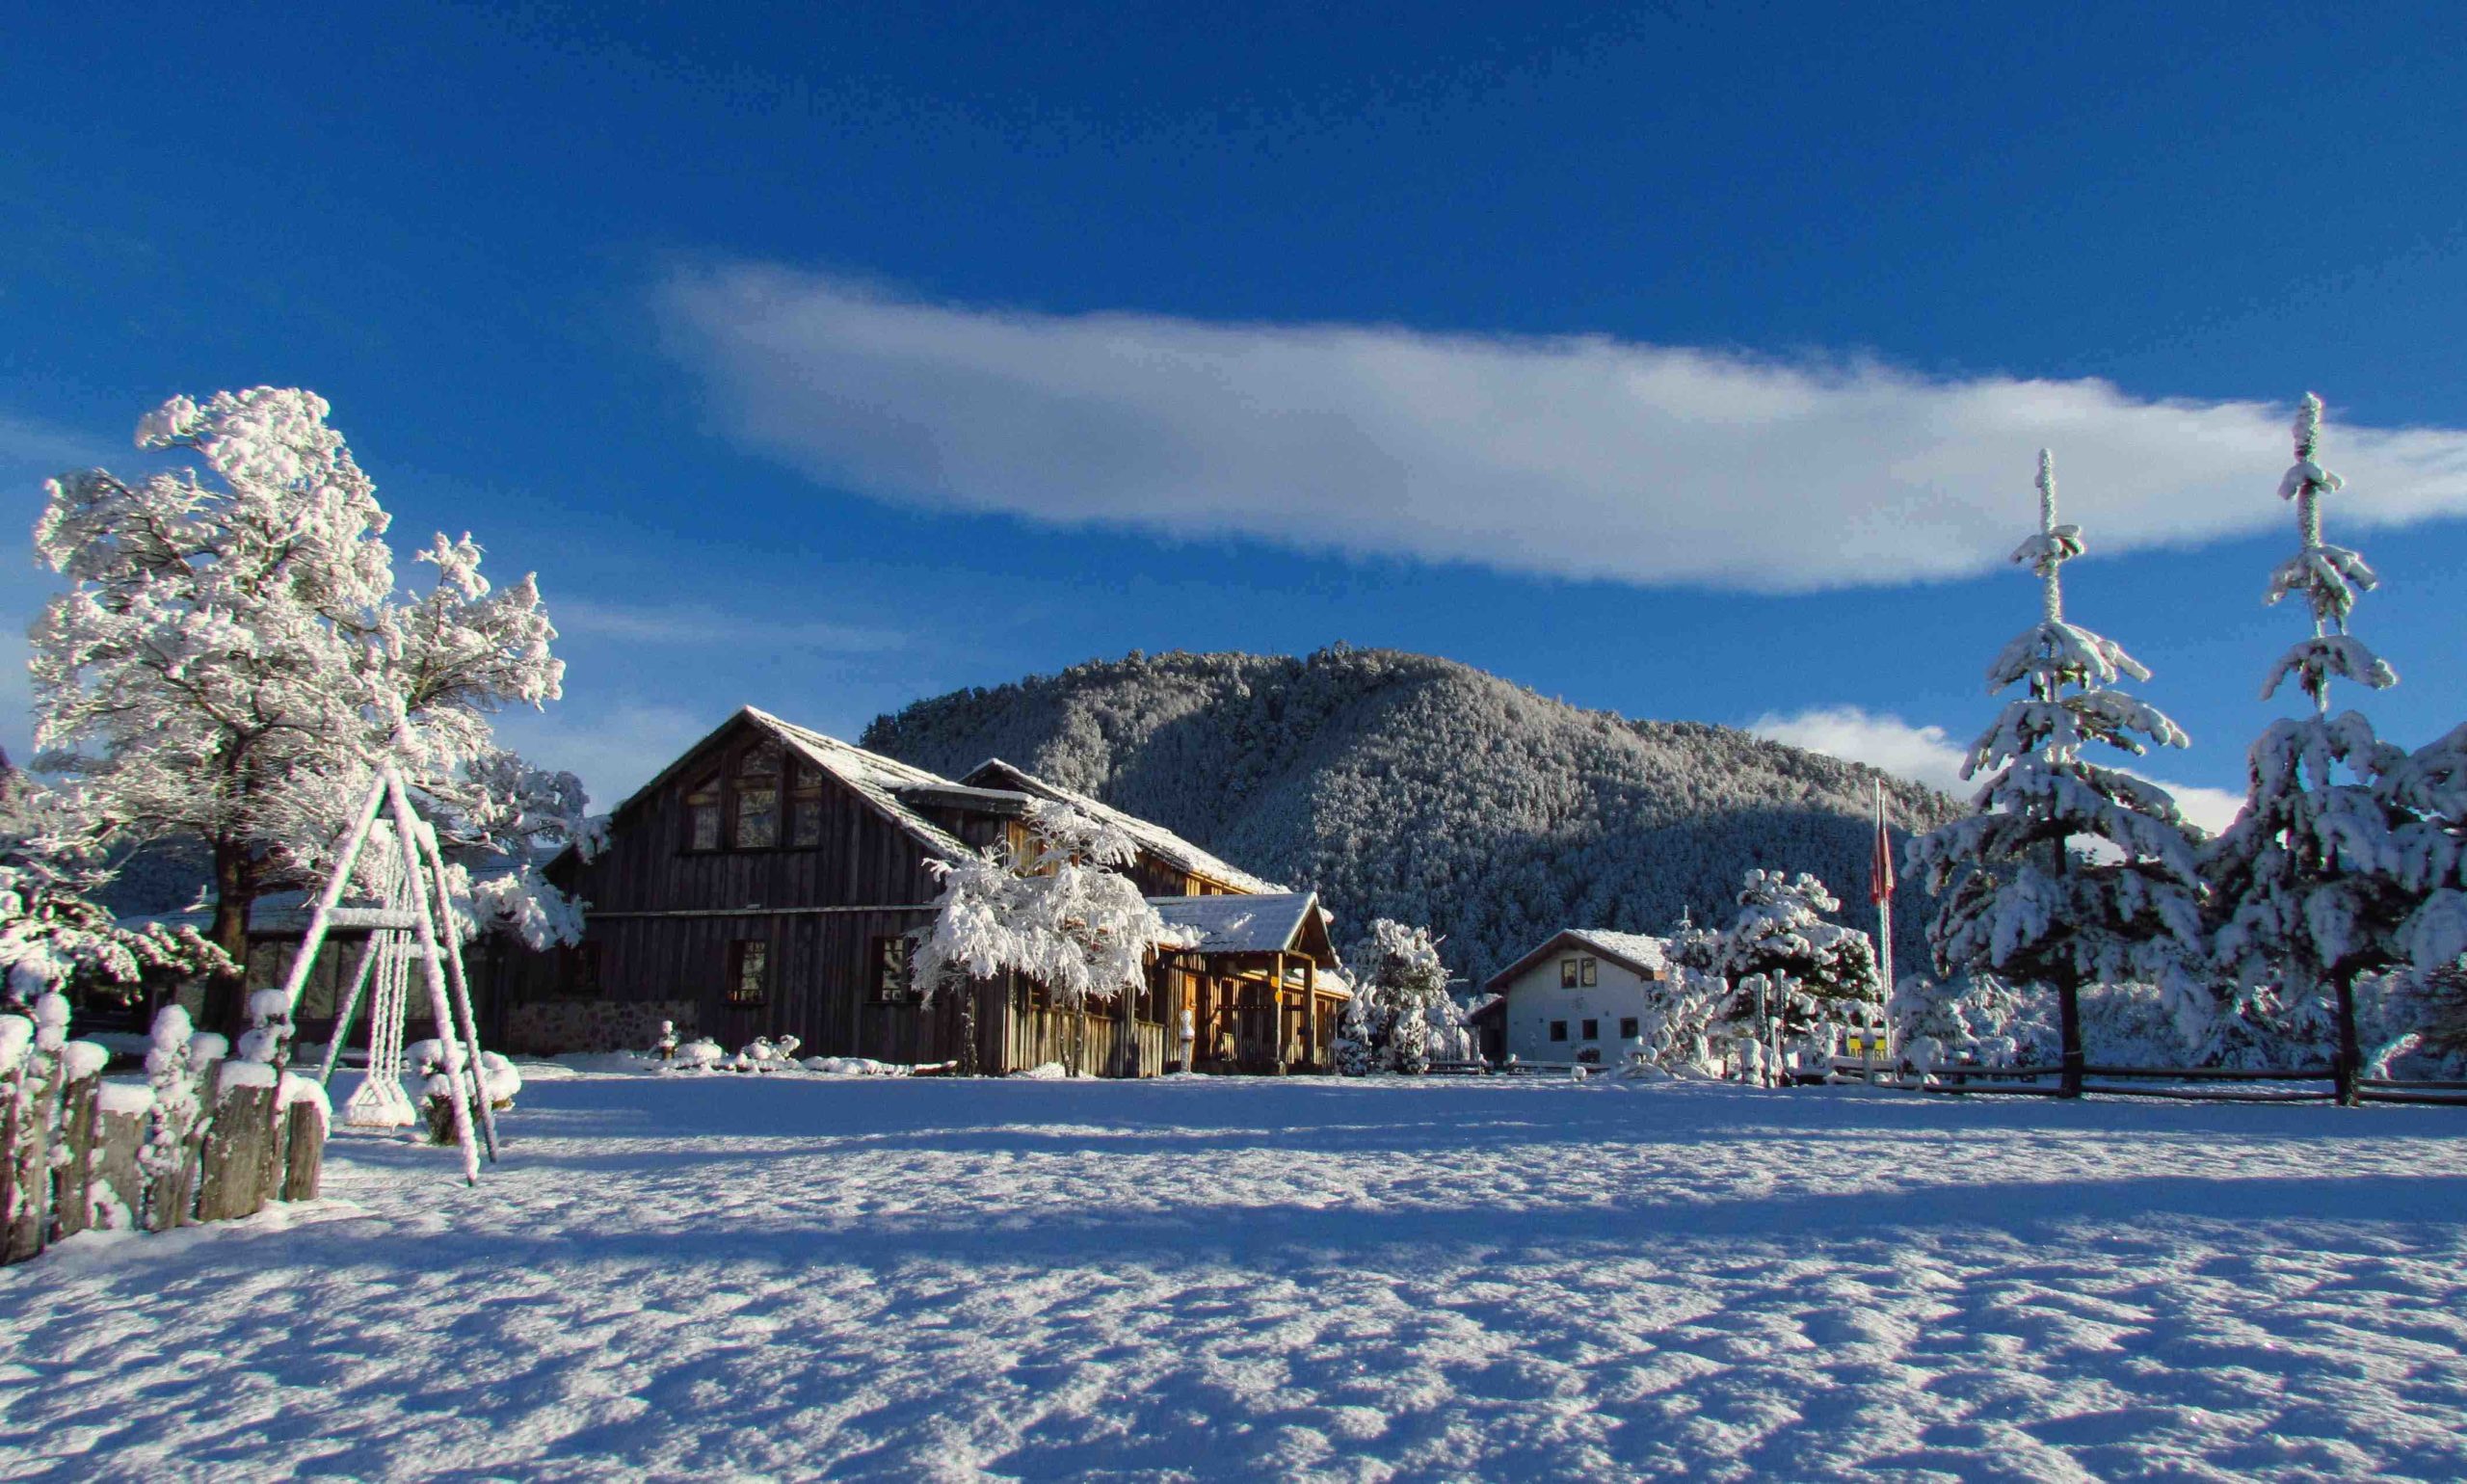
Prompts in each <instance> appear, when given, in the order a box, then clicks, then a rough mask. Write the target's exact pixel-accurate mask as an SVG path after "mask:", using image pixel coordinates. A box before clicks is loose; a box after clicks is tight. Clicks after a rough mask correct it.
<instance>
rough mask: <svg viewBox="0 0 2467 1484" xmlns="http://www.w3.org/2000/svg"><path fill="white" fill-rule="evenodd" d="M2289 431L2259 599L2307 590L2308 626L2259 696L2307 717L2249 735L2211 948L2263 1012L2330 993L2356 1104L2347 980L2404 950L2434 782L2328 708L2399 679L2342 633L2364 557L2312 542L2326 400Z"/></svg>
mask: <svg viewBox="0 0 2467 1484" xmlns="http://www.w3.org/2000/svg"><path fill="white" fill-rule="evenodd" d="M2320 451H2321V398H2319V397H2317V396H2315V395H2313V394H2312V393H2310V392H2307V393H2305V396H2304V401H2303V402H2302V404H2301V405H2300V406H2299V407H2298V408H2297V410H2296V414H2295V464H2293V465H2292V466H2291V467H2290V468H2289V469H2288V471H2287V474H2286V476H2285V477H2284V478H2283V479H2281V480H2280V482H2279V490H2278V492H2279V497H2280V498H2282V499H2286V500H2291V501H2293V502H2294V503H2295V524H2296V534H2297V538H2298V541H2299V544H2298V546H2297V549H2296V552H2295V556H2293V557H2290V558H2289V559H2288V560H2287V561H2285V562H2283V563H2281V564H2280V565H2279V567H2278V570H2276V571H2273V572H2272V573H2271V574H2270V585H2269V592H2268V597H2267V601H2268V602H2272V603H2276V602H2278V601H2280V600H2281V599H2283V598H2287V597H2290V596H2300V597H2302V598H2303V599H2304V603H2305V606H2306V607H2307V608H2308V609H2309V610H2310V616H2311V618H2312V621H2313V632H2312V634H2311V635H2310V636H2309V637H2307V638H2304V639H2302V640H2299V641H2297V642H2296V644H2295V646H2294V647H2292V648H2291V649H2288V651H2287V652H2286V653H2285V654H2284V655H2282V656H2280V658H2279V661H2278V663H2277V664H2276V665H2274V666H2273V667H2271V670H2270V673H2269V676H2268V679H2266V680H2265V681H2264V682H2263V685H2262V699H2264V700H2265V701H2267V700H2268V699H2269V698H2270V697H2272V696H2273V695H2275V694H2277V691H2278V688H2279V686H2280V685H2281V684H2282V683H2284V682H2286V681H2287V680H2290V679H2293V680H2295V684H2296V688H2297V689H2299V690H2301V691H2302V692H2303V693H2304V695H2305V697H2306V698H2307V699H2308V700H2310V701H2311V702H2313V708H2312V714H2311V715H2309V716H2295V717H2283V718H2281V719H2280V720H2278V721H2275V722H2272V723H2270V725H2269V726H2268V728H2267V729H2265V730H2264V731H2263V732H2262V735H2261V737H2260V739H2259V740H2257V741H2256V742H2254V744H2253V747H2252V751H2251V753H2250V754H2249V756H2248V761H2249V767H2248V770H2247V776H2248V783H2247V787H2246V792H2245V798H2244V808H2243V811H2242V813H2241V814H2240V815H2239V816H2238V817H2237V821H2236V823H2235V825H2234V826H2233V827H2231V828H2230V829H2229V830H2228V831H2227V833H2226V834H2224V835H2220V836H2219V837H2218V839H2217V840H2215V842H2213V843H2212V845H2211V846H2210V847H2209V849H2208V850H2207V851H2206V852H2205V853H2204V861H2203V863H2204V866H2205V869H2206V874H2207V875H2208V876H2209V878H2210V881H2211V883H2212V888H2213V890H2214V892H2215V906H2214V912H2215V918H2216V928H2215V937H2214V940H2213V943H2214V948H2215V953H2216V955H2217V958H2218V961H2219V962H2220V964H2221V965H2222V966H2223V967H2225V968H2227V969H2228V970H2229V971H2230V972H2232V973H2233V974H2235V976H2236V978H2237V981H2238V986H2239V994H2240V996H2254V995H2260V996H2265V997H2275V1000H2276V1004H2275V1005H2274V1006H2267V1007H2266V1008H2270V1009H2276V1010H2277V1011H2279V1012H2281V1013H2285V1014H2291V1015H2296V1016H2300V1015H2301V1014H2302V1013H2303V1011H2304V1009H2305V1007H2306V1005H2307V1004H2308V1003H2309V1002H2311V1001H2313V1000H2314V999H2315V998H2316V996H2318V995H2319V994H2321V993H2322V992H2324V991H2326V992H2328V994H2330V995H2331V996H2332V998H2333V1001H2334V1014H2335V1016H2336V1034H2337V1038H2338V1045H2337V1050H2336V1061H2335V1067H2336V1069H2337V1076H2338V1087H2339V1096H2340V1100H2341V1101H2346V1102H2351V1101H2353V1100H2354V1096H2355V1078H2356V1075H2357V1071H2358V1068H2359V1066H2360V1065H2361V1062H2362V1056H2361V1053H2360V1049H2359V1047H2358V1046H2357V1038H2356V1018H2355V984H2356V981H2357V979H2359V978H2360V977H2362V976H2363V975H2365V974H2367V973H2372V972H2376V971H2379V970H2382V969H2386V968H2388V967H2392V966H2393V965H2396V964H2399V963H2401V962H2404V961H2405V959H2406V958H2407V949H2408V943H2407V941H2406V940H2407V937H2408V934H2407V931H2406V930H2407V928H2408V927H2409V925H2410V919H2411V918H2415V917H2416V916H2417V914H2418V911H2419V909H2420V907H2422V906H2424V905H2426V904H2425V900H2424V893H2423V892H2422V891H2421V890H2419V889H2413V888H2415V887H2421V886H2422V885H2423V884H2424V882H2423V880H2422V875H2421V874H2420V873H2414V872H2410V870H2409V869H2408V868H2407V864H2408V863H2407V861H2406V860H2405V859H2404V858H2405V856H2406V854H2407V852H2406V849H2405V846H2406V843H2407V840H2408V839H2409V838H2411V837H2412V838H2414V839H2416V840H2418V841H2419V842H2420V843H2429V839H2428V836H2427V834H2426V832H2425V831H2424V830H2423V829H2422V828H2421V822H2420V821H2418V820H2416V819H2414V817H2413V816H2412V815H2411V814H2410V812H2409V811H2408V810H2407V809H2406V808H2403V807H2402V804H2403V802H2404V801H2405V800H2406V799H2409V798H2414V799H2417V800H2419V801H2420V802H2431V801H2432V799H2433V797H2434V796H2435V795H2436V794H2437V793H2438V792H2439V791H2440V782H2439V778H2438V770H2437V768H2436V767H2435V765H2434V763H2433V760H2432V759H2427V763H2426V765H2424V766H2422V767H2419V768H2413V769H2410V768H2408V767H2406V766H2405V764H2406V763H2407V760H2408V759H2407V758H2406V756H2405V755H2404V754H2403V753H2402V752H2401V750H2400V749H2398V748H2396V747H2393V746H2391V745H2390V744H2388V743H2386V742H2383V741H2381V740H2380V739H2379V738H2378V737H2376V736H2375V735H2374V729H2373V723H2372V722H2371V721H2369V720H2368V719H2367V718H2366V717H2365V716H2364V714H2363V713H2362V712H2360V711H2346V712H2342V713H2340V714H2339V715H2336V716H2333V715H2331V714H2330V682H2331V681H2333V680H2351V681H2353V682H2355V683H2356V684H2358V685H2362V686H2364V687H2366V688H2367V689H2369V690H2385V689H2387V688H2389V687H2390V686H2393V685H2396V684H2397V683H2398V682H2399V676H2398V674H2397V673H2396V672H2395V671H2393V670H2392V669H2391V668H2390V666H2389V664H2388V663H2387V662H2385V661H2384V660H2383V659H2382V658H2381V657H2380V656H2379V655H2377V654H2375V653H2374V652H2373V650H2372V649H2371V648H2370V647H2368V646H2367V645H2366V644H2365V643H2364V641H2362V640H2360V639H2358V638H2356V637H2355V636H2354V635H2352V634H2350V633H2348V618H2349V617H2350V616H2351V615H2352V614H2353V613H2354V611H2355V603H2356V599H2357V597H2358V596H2360V595H2362V594H2364V593H2368V592H2371V591H2372V590H2373V589H2374V587H2376V586H2378V585H2379V580H2380V579H2379V578H2378V577H2376V576H2375V575H2374V570H2373V569H2372V568H2371V567H2370V566H2368V565H2366V563H2365V560H2364V558H2363V557H2362V556H2361V555H2359V554H2357V553H2356V552H2354V551H2351V550H2349V549H2348V548H2347V547H2345V546H2334V545H2331V544H2330V543H2327V542H2325V541H2323V540H2322V538H2321V497H2322V496H2323V495H2325V494H2330V493H2334V492H2336V491H2337V490H2340V489H2342V488H2343V487H2344V483H2345V482H2344V481H2342V480H2341V479H2340V478H2339V476H2338V475H2336V474H2334V473H2332V472H2330V471H2329V470H2328V469H2326V468H2324V467H2322V466H2321V463H2320V462H2319V457H2318V456H2319V454H2320ZM2439 745H2440V744H2435V747H2436V748H2438V747H2439ZM2428 751H2429V750H2428ZM2411 876H2415V877H2416V879H2415V880H2414V881H2412V882H2411V880H2410V877H2411ZM2424 925H2425V926H2427V928H2429V927H2430V926H2431V924H2429V923H2427V924H2424ZM2427 936H2437V935H2432V934H2427ZM2427 946H2429V944H2428V945H2427Z"/></svg>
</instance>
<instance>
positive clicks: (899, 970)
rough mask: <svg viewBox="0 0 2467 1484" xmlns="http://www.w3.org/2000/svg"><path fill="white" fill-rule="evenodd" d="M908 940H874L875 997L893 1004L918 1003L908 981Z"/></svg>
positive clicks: (913, 989)
mask: <svg viewBox="0 0 2467 1484" xmlns="http://www.w3.org/2000/svg"><path fill="white" fill-rule="evenodd" d="M908 969H909V960H908V940H907V939H905V938H877V939H875V940H874V998H876V999H878V1000H885V1001H888V1002H889V1003H891V1004H899V1005H913V1004H915V1003H916V992H915V988H914V987H912V986H911V985H910V984H909V982H908Z"/></svg>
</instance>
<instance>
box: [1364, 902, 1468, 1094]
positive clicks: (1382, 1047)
mask: <svg viewBox="0 0 2467 1484" xmlns="http://www.w3.org/2000/svg"><path fill="white" fill-rule="evenodd" d="M1370 942H1371V948H1370V953H1371V967H1370V974H1369V976H1368V978H1366V980H1365V981H1364V982H1363V984H1362V985H1361V987H1360V988H1359V989H1358V990H1357V991H1356V994H1360V995H1362V996H1365V997H1366V998H1367V999H1368V1001H1369V1005H1368V1007H1367V1015H1368V1018H1369V1020H1370V1022H1371V1046H1372V1047H1373V1058H1374V1061H1375V1063H1376V1065H1378V1066H1380V1067H1382V1068H1384V1069H1386V1070H1388V1071H1392V1072H1400V1073H1405V1074H1406V1075H1408V1076H1419V1075H1420V1074H1422V1073H1426V1072H1428V1071H1430V1064H1431V1039H1432V1029H1433V1024H1432V1022H1433V1020H1434V1018H1435V1017H1453V1016H1454V1014H1455V1004H1454V1002H1453V1001H1451V1000H1450V999H1449V998H1448V994H1447V969H1446V966H1445V965H1443V964H1442V963H1441V962H1440V957H1439V942H1438V941H1437V940H1436V939H1434V938H1432V937H1431V935H1430V929H1428V928H1425V927H1414V926H1409V925H1408V924H1406V923H1402V922H1397V921H1395V920H1393V919H1392V918H1388V917H1381V918H1379V919H1377V920H1376V921H1374V922H1372V923H1371V924H1370Z"/></svg>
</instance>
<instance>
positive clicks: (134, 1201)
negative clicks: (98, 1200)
mask: <svg viewBox="0 0 2467 1484" xmlns="http://www.w3.org/2000/svg"><path fill="white" fill-rule="evenodd" d="M94 1140H95V1143H96V1145H97V1146H98V1148H97V1149H96V1150H95V1153H94V1178H95V1179H97V1180H99V1181H100V1182H101V1183H102V1186H103V1188H104V1189H105V1190H108V1191H110V1192H111V1193H112V1196H113V1198H114V1199H115V1200H117V1201H118V1202H119V1204H120V1206H122V1207H123V1208H125V1209H126V1210H127V1212H128V1217H129V1220H130V1221H132V1222H135V1221H137V1220H139V1219H140V1218H141V1217H143V1216H144V1214H145V1212H146V1171H145V1169H144V1168H143V1167H141V1166H140V1165H139V1164H138V1162H137V1152H138V1151H139V1150H140V1149H143V1148H144V1147H145V1145H146V1115H145V1114H143V1113H105V1114H102V1115H101V1116H99V1117H98V1118H96V1119H95V1120H94ZM90 1188H91V1187H90Z"/></svg>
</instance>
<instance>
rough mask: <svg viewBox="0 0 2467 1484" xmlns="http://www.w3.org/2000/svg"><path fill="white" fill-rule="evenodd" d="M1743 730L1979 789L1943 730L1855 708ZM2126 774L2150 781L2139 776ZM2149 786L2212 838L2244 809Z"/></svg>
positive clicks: (2221, 792)
mask: <svg viewBox="0 0 2467 1484" xmlns="http://www.w3.org/2000/svg"><path fill="white" fill-rule="evenodd" d="M1748 730H1750V731H1753V732H1755V733H1756V734H1757V735H1758V736H1761V737H1770V738H1772V739H1773V740H1774V741H1776V742H1787V743H1789V744H1790V745H1791V746H1792V747H1803V748H1806V749H1807V750H1808V751H1809V752H1812V753H1822V754H1824V755H1826V756H1828V757H1839V758H1842V759H1844V761H1846V762H1864V763H1866V764H1867V765H1868V766H1870V767H1871V768H1875V769H1878V770H1880V771H1882V772H1885V773H1890V774H1892V775H1893V776H1894V777H1895V778H1899V779H1908V780H1909V781H1910V782H1914V783H1924V784H1926V785H1927V786H1928V787H1930V788H1940V789H1942V790H1944V791H1945V792H1946V793H1949V794H1951V795H1952V796H1953V797H1954V798H1956V799H1964V800H1967V799H1968V798H1969V797H1970V796H1971V795H1972V794H1973V793H1974V792H1976V789H1977V786H1978V785H1977V784H1976V783H1975V782H1964V781H1963V779H1962V759H1963V758H1964V757H1966V756H1968V755H1969V752H1970V749H1969V748H1968V747H1967V746H1965V745H1963V744H1961V743H1958V742H1955V741H1954V740H1953V739H1952V738H1951V737H1950V735H1949V734H1947V732H1946V731H1945V729H1944V728H1942V727H1914V726H1912V725H1911V724H1910V723H1908V722H1905V721H1903V720H1902V719H1901V718H1900V717H1897V716H1892V715H1881V714H1878V713H1876V712H1872V711H1869V710H1866V709H1864V708H1862V707H1859V706H1815V707H1811V708H1809V709H1807V710H1804V711H1798V712H1794V713H1792V714H1791V715H1788V716H1784V715H1782V714H1780V713H1778V712H1769V711H1768V712H1766V713H1765V714H1764V715H1763V716H1760V717H1758V718H1757V719H1756V720H1755V721H1753V722H1751V723H1749V724H1748ZM2126 771H2128V772H2133V773H2134V774H2135V776H2136V777H2141V778H2148V777H2149V775H2148V774H2145V773H2140V772H2139V771H2138V770H2135V769H2128V770H2126ZM2150 781H2151V782H2155V783H2157V784H2159V786H2161V787H2162V788H2164V789H2166V790H2167V791H2168V792H2169V793H2172V794H2174V795H2175V796H2176V807H2177V808H2180V809H2182V810H2183V811H2184V814H2185V817H2186V818H2187V819H2189V820H2191V821H2192V822H2193V823H2194V824H2197V825H2199V826H2201V827H2202V828H2203V829H2205V830H2207V831H2209V832H2210V833H2212V834H2213V835H2215V834H2217V833H2218V832H2219V831H2221V830H2224V829H2226V828H2227V827H2228V826H2229V825H2231V824H2233V823H2235V822H2236V814H2237V811H2238V810H2240V809H2242V808H2243V807H2244V796H2243V795H2242V794H2240V793H2230V792H2228V791H2227V790H2226V789H2224V788H2204V787H2201V786H2199V785H2197V784H2191V783H2171V782H2167V781H2166V780H2164V779H2155V778H2154V779H2151V780H2150Z"/></svg>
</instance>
